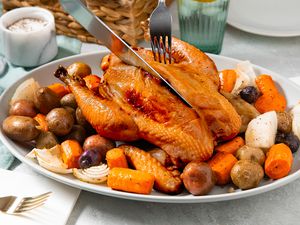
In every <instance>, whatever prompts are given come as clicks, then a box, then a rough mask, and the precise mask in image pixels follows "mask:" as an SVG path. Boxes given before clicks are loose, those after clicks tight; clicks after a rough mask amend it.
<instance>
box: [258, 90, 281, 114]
mask: <svg viewBox="0 0 300 225" xmlns="http://www.w3.org/2000/svg"><path fill="white" fill-rule="evenodd" d="M286 104H287V103H286V99H285V97H284V96H283V95H281V94H280V93H277V94H275V95H272V94H270V95H269V94H265V95H262V96H260V97H259V98H258V99H257V100H256V102H255V103H254V106H255V108H256V109H257V111H259V112H260V113H265V112H270V111H273V110H274V111H276V112H284V110H285V108H286Z"/></svg>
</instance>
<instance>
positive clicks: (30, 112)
mask: <svg viewBox="0 0 300 225" xmlns="http://www.w3.org/2000/svg"><path fill="white" fill-rule="evenodd" d="M8 114H9V115H10V116H11V115H15V116H28V117H35V116H36V114H37V112H36V109H35V106H34V103H33V102H32V101H29V100H25V99H20V100H17V101H15V102H14V103H13V104H12V106H11V107H10V109H9V113H8Z"/></svg>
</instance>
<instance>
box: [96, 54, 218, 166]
mask: <svg viewBox="0 0 300 225" xmlns="http://www.w3.org/2000/svg"><path fill="white" fill-rule="evenodd" d="M99 89H100V93H101V94H103V95H105V97H106V98H108V99H112V100H113V101H114V102H116V103H117V104H118V105H119V106H120V107H121V108H122V109H123V110H124V111H125V112H126V113H127V114H128V115H130V116H131V117H132V119H133V120H134V122H135V123H136V124H137V126H138V128H139V136H140V137H141V138H142V139H144V140H147V141H149V142H150V143H153V144H154V145H156V146H158V147H160V148H162V149H163V150H165V151H166V152H167V153H168V154H169V155H170V156H172V158H175V159H176V158H178V159H180V161H182V162H184V163H187V162H190V161H192V160H193V159H198V160H201V161H205V160H207V159H208V158H210V156H211V155H212V151H213V138H212V135H211V132H210V131H209V129H208V127H207V125H206V122H205V120H204V118H203V117H202V116H199V115H197V113H196V112H195V111H194V110H192V109H191V108H189V107H187V106H186V105H185V104H184V103H182V102H181V101H180V100H179V99H178V98H177V97H176V96H174V95H173V94H171V93H170V91H169V90H168V89H167V88H166V87H164V86H162V85H161V83H160V81H159V80H157V79H156V78H154V77H153V76H152V75H150V74H148V73H146V72H144V71H143V70H141V69H138V68H136V67H134V66H128V65H125V64H124V63H122V62H121V61H120V60H119V59H118V58H117V57H116V56H114V55H111V58H110V66H109V67H108V69H107V70H106V71H105V73H104V82H103V84H102V85H100V88H99Z"/></svg>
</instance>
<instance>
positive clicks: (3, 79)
mask: <svg viewBox="0 0 300 225" xmlns="http://www.w3.org/2000/svg"><path fill="white" fill-rule="evenodd" d="M0 9H1V6H0ZM57 44H58V54H57V56H56V57H55V59H60V58H64V57H67V56H70V55H75V54H79V53H80V51H81V44H82V43H81V42H80V41H79V40H77V39H74V38H69V37H66V36H57ZM0 52H1V49H0ZM0 57H1V56H0ZM55 59H54V60H55ZM32 69H34V68H22V67H17V66H13V65H11V64H10V63H7V68H6V69H5V70H4V72H3V74H0V95H1V92H3V91H4V89H5V88H7V87H8V86H9V85H11V84H12V83H14V82H15V81H16V80H18V79H20V78H21V77H22V76H24V75H25V74H26V73H27V72H29V71H30V70H32ZM13 160H14V157H13V156H12V154H11V153H10V152H9V150H8V149H7V148H6V147H5V146H4V145H3V144H2V142H1V141H0V168H2V169H8V168H9V167H10V165H11V164H12V163H13Z"/></svg>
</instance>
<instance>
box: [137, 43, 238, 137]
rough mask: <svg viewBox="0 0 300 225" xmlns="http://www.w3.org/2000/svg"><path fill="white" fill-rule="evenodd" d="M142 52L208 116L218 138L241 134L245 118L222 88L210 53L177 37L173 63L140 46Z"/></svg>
mask: <svg viewBox="0 0 300 225" xmlns="http://www.w3.org/2000/svg"><path fill="white" fill-rule="evenodd" d="M138 53H139V54H140V55H141V56H142V57H143V58H144V59H146V61H147V62H148V63H149V64H150V65H151V66H153V67H154V68H155V69H156V70H157V71H158V72H159V73H160V74H162V76H163V77H164V78H165V79H167V80H168V81H169V82H170V83H171V84H172V86H173V87H175V89H176V90H177V91H178V92H179V93H180V94H181V95H182V96H183V97H184V98H185V99H186V100H187V101H189V102H190V103H191V105H192V106H193V108H194V109H195V110H196V111H197V113H198V114H199V115H203V116H204V118H205V120H206V122H207V124H208V126H209V128H210V129H211V131H212V132H213V134H214V135H215V136H216V137H217V138H219V139H229V138H232V137H234V136H235V135H236V134H238V132H239V130H240V126H241V118H240V116H239V115H238V114H237V112H236V111H235V109H234V108H233V106H232V105H231V104H230V103H229V101H228V100H227V99H226V98H225V97H224V96H222V95H221V94H220V93H219V92H218V90H219V76H218V71H217V68H216V66H215V64H214V62H213V61H212V60H211V59H210V58H209V57H208V56H207V55H206V54H204V53H203V52H201V51H200V50H198V49H197V48H195V47H194V46H192V45H190V44H188V43H186V42H183V41H181V40H178V39H176V38H173V39H172V57H173V59H174V62H173V63H172V64H167V65H166V64H163V63H159V62H156V61H154V59H153V55H152V52H151V51H149V50H146V49H138Z"/></svg>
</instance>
